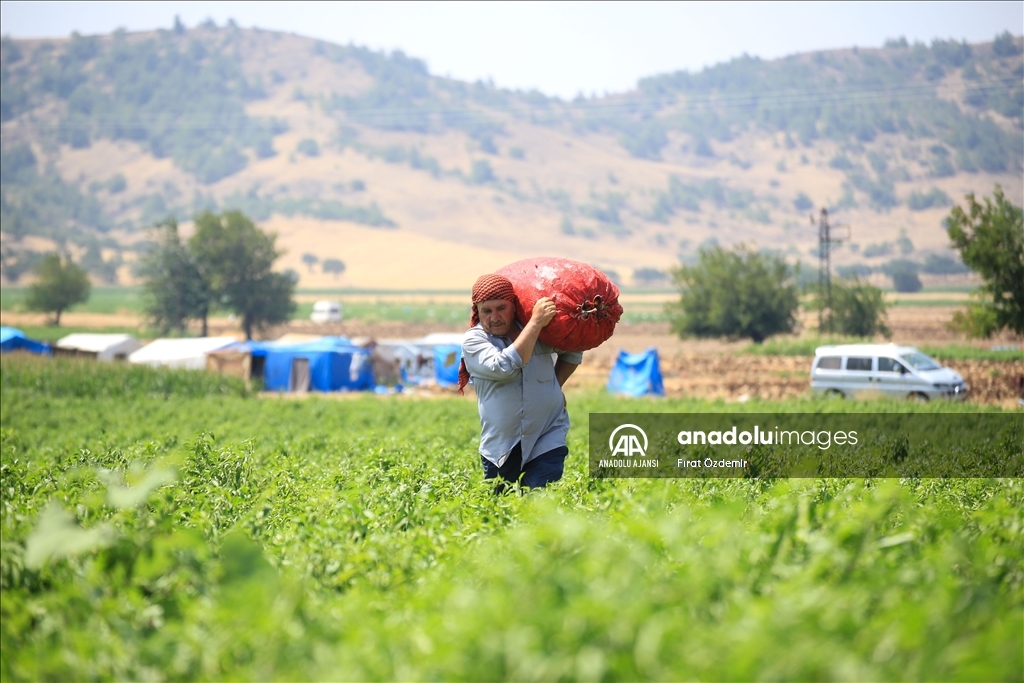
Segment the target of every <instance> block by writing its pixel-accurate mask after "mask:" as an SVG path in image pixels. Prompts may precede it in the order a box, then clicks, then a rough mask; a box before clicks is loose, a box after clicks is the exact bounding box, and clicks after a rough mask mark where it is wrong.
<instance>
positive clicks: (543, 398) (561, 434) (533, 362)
mask: <svg viewBox="0 0 1024 683" xmlns="http://www.w3.org/2000/svg"><path fill="white" fill-rule="evenodd" d="M555 313H556V310H555V304H554V302H552V301H551V299H550V298H547V297H543V298H541V299H540V300H539V301H537V303H536V305H535V306H534V307H533V315H532V316H531V318H530V320H529V322H527V323H526V325H520V324H519V322H517V321H516V294H515V290H514V289H513V287H512V283H511V282H510V281H509V280H508V278H506V277H504V276H502V275H494V274H491V275H482V276H480V278H478V279H477V281H476V284H474V285H473V313H472V317H471V319H470V325H472V327H470V329H469V330H467V331H466V334H465V336H464V337H463V340H462V365H461V367H460V368H459V393H460V394H461V393H462V392H463V389H464V387H465V386H466V384H467V383H468V382H470V380H471V379H472V383H473V388H474V389H475V390H476V395H477V406H478V410H479V412H480V458H481V461H482V462H483V467H484V478H485V479H495V478H498V477H500V478H501V479H502V480H504V482H516V481H519V482H520V485H521V486H523V487H524V488H541V487H544V486H546V485H547V484H550V483H551V482H555V481H558V480H559V479H561V478H562V471H563V469H564V465H565V457H566V456H567V455H568V454H569V448H568V447H567V446H566V436H567V434H568V432H569V413H568V411H566V403H565V395H564V394H563V393H562V385H563V384H565V381H566V380H567V379H569V377H570V376H571V375H572V373H573V372H574V371H575V370H576V368H577V366H579V364H580V363H582V362H583V354H582V353H581V352H565V351H560V350H558V349H555V348H553V347H551V346H548V345H547V344H545V343H544V342H541V341H539V340H538V338H537V337H538V335H539V334H540V332H541V330H542V329H543V328H544V327H545V326H546V325H547V324H548V323H549V322H551V320H552V319H553V318H554V316H555ZM554 354H557V356H558V360H557V362H555V361H553V360H552V356H553V355H554ZM504 482H503V483H501V484H499V486H498V487H497V488H496V491H497V492H500V491H503V490H504V489H505V484H504Z"/></svg>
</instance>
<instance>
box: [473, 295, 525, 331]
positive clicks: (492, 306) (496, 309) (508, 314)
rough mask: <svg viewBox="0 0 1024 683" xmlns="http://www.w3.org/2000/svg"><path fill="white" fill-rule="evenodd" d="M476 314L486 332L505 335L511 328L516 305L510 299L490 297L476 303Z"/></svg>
mask: <svg viewBox="0 0 1024 683" xmlns="http://www.w3.org/2000/svg"><path fill="white" fill-rule="evenodd" d="M476 312H477V315H479V316H480V324H481V325H482V326H483V328H484V332H486V333H487V334H493V335H494V336H495V337H506V336H508V331H509V330H510V329H512V320H513V319H514V318H515V315H516V307H515V305H514V304H513V303H512V302H511V301H506V300H505V299H491V300H490V301H484V302H482V303H479V304H477V305H476Z"/></svg>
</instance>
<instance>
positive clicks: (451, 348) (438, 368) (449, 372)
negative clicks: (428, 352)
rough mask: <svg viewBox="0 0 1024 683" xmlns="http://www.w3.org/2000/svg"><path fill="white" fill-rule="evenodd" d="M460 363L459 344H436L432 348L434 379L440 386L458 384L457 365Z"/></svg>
mask: <svg viewBox="0 0 1024 683" xmlns="http://www.w3.org/2000/svg"><path fill="white" fill-rule="evenodd" d="M461 362H462V346H461V345H459V344H438V345H437V346H435V347H434V377H435V378H436V379H437V383H438V384H440V385H441V386H443V387H444V386H452V385H454V384H458V383H459V364H460V363H461Z"/></svg>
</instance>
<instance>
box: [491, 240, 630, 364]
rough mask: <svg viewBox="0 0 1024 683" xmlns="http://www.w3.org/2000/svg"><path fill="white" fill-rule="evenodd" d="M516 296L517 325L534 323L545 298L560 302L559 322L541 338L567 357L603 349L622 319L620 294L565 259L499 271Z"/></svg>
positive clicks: (599, 274)
mask: <svg viewBox="0 0 1024 683" xmlns="http://www.w3.org/2000/svg"><path fill="white" fill-rule="evenodd" d="M497 272H498V274H499V275H504V276H505V277H507V278H508V279H509V280H510V281H511V282H512V287H513V288H514V289H515V291H516V298H518V299H519V302H518V303H517V304H516V319H517V320H519V322H521V323H522V324H524V325H525V324H526V323H527V322H529V320H530V317H531V316H532V315H533V307H534V305H535V304H536V303H537V301H538V300H539V299H541V298H543V297H545V296H547V297H550V298H551V300H552V301H554V302H555V308H556V309H557V312H556V313H555V317H554V318H553V319H552V320H551V322H550V323H548V325H547V327H545V328H544V329H543V330H541V332H540V340H541V341H542V342H544V343H545V344H549V345H551V346H553V347H555V348H556V349H561V350H562V351H586V350H588V349H592V348H594V347H596V346H600V345H601V344H602V343H603V342H605V341H607V340H608V338H609V337H611V336H612V332H614V331H615V323H617V322H619V317H620V316H621V315H622V306H621V305H620V304H619V288H618V287H616V286H615V285H614V284H613V283H612V281H611V280H609V279H608V276H607V275H605V274H604V273H602V272H601V271H600V270H598V269H597V268H594V267H593V266H591V265H588V264H586V263H581V262H579V261H570V260H569V259H564V258H554V257H541V258H531V259H524V260H522V261H516V262H515V263H512V264H510V265H507V266H505V267H504V268H502V269H501V270H499V271H497Z"/></svg>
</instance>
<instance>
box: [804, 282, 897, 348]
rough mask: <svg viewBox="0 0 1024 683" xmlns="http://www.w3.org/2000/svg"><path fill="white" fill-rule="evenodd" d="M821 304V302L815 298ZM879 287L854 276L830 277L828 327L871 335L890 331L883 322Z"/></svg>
mask: <svg viewBox="0 0 1024 683" xmlns="http://www.w3.org/2000/svg"><path fill="white" fill-rule="evenodd" d="M817 305H819V306H820V305H821V302H820V301H819V302H817ZM886 308H887V306H886V303H885V298H884V297H883V296H882V290H880V289H879V288H878V287H873V286H872V285H869V284H868V283H866V282H861V281H860V279H858V278H853V279H851V280H833V281H832V320H831V321H830V325H829V329H830V331H831V332H835V333H837V334H848V335H852V336H855V337H873V336H875V335H876V334H883V335H885V336H886V337H888V336H889V335H890V334H891V333H890V331H889V328H888V327H886V325H885V312H886Z"/></svg>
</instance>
